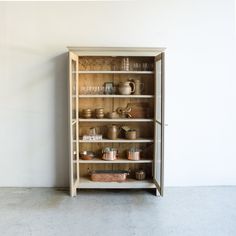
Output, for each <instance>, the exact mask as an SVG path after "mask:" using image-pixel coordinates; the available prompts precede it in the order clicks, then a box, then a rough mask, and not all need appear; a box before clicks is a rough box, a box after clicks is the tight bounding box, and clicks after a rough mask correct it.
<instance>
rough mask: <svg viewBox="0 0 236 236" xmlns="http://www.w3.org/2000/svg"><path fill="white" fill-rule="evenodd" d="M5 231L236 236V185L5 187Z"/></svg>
mask: <svg viewBox="0 0 236 236" xmlns="http://www.w3.org/2000/svg"><path fill="white" fill-rule="evenodd" d="M0 235H4V236H7V235H14V236H16V235H17V236H18V235H40V236H47V235H66V236H67V235H81V236H82V235H83V236H86V235H89V236H90V235H91V236H92V235H96V236H98V235H103V236H104V235H112V236H113V235H129V236H130V235H145V236H148V235H158V236H162V235H164V236H165V235H181V236H184V235H187V236H191V235H197V236H207V235H214V236H217V235H220V236H225V235H232V236H235V235H236V187H194V188H166V190H165V196H164V198H158V197H155V196H153V195H152V194H151V193H148V192H146V191H143V190H138V191H131V190H118V191H115V190H110V191H106V190H100V191H95V190H90V191H89V190H83V191H81V192H79V196H77V197H76V198H70V197H69V196H68V195H67V192H65V191H63V190H56V189H49V188H0Z"/></svg>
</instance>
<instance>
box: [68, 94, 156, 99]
mask: <svg viewBox="0 0 236 236" xmlns="http://www.w3.org/2000/svg"><path fill="white" fill-rule="evenodd" d="M72 97H73V98H76V95H73V96H72ZM78 98H154V95H106V94H101V95H100V94H88V95H87V94H86V95H78Z"/></svg>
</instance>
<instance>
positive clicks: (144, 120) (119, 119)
mask: <svg viewBox="0 0 236 236" xmlns="http://www.w3.org/2000/svg"><path fill="white" fill-rule="evenodd" d="M153 121H154V120H153V119H145V118H144V119H132V118H128V119H127V118H126V119H124V118H123V119H122V118H118V119H106V118H105V119H84V118H79V122H153ZM73 122H75V120H73V121H72V123H73Z"/></svg>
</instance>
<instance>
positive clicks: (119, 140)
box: [73, 139, 153, 143]
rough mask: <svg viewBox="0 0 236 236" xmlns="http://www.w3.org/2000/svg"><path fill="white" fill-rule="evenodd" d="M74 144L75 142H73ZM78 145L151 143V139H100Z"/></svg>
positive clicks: (83, 141) (81, 141)
mask: <svg viewBox="0 0 236 236" xmlns="http://www.w3.org/2000/svg"><path fill="white" fill-rule="evenodd" d="M73 142H76V140H73ZM79 143H153V139H133V140H131V139H114V140H111V139H102V140H82V139H80V140H79Z"/></svg>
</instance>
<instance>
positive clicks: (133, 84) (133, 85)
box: [129, 81, 135, 93]
mask: <svg viewBox="0 0 236 236" xmlns="http://www.w3.org/2000/svg"><path fill="white" fill-rule="evenodd" d="M129 83H130V84H132V87H133V89H132V90H131V93H133V92H134V91H135V83H134V82H132V81H130V82H129Z"/></svg>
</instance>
